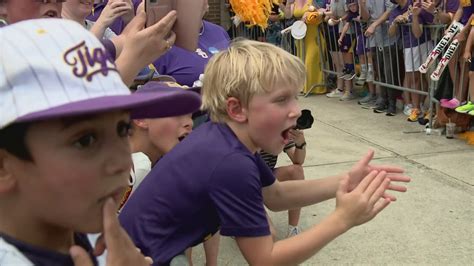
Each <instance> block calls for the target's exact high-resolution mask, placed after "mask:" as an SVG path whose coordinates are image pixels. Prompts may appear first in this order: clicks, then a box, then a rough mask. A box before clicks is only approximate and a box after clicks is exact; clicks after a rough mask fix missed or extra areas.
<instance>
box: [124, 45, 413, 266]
mask: <svg viewBox="0 0 474 266" xmlns="http://www.w3.org/2000/svg"><path fill="white" fill-rule="evenodd" d="M204 77H205V78H204V85H203V89H202V99H203V108H204V109H206V110H208V111H209V113H210V116H211V120H212V121H211V122H208V123H206V124H204V125H201V126H200V127H199V128H198V129H196V130H195V131H193V132H192V133H191V134H190V135H189V136H188V137H187V138H186V139H185V140H184V141H183V142H181V143H180V144H178V145H177V146H176V147H175V148H174V149H173V150H172V151H171V152H169V153H168V154H167V155H166V156H165V157H164V158H162V160H160V162H159V163H158V164H157V165H156V166H155V167H154V168H153V169H152V171H151V172H150V174H149V175H148V176H147V178H146V179H145V180H144V181H143V183H142V185H141V186H140V187H139V188H138V189H137V191H136V192H135V194H134V196H133V197H131V198H130V200H129V201H128V202H127V205H126V206H125V207H124V209H123V210H122V213H121V214H120V216H119V219H120V221H121V224H122V225H123V226H124V228H125V229H126V230H127V231H128V233H129V234H130V236H131V237H132V239H133V240H134V242H135V244H136V245H137V246H138V247H139V248H140V249H141V250H142V252H143V253H144V254H146V255H147V256H151V257H152V258H153V260H154V264H155V265H166V264H169V263H173V260H174V259H181V258H182V254H183V252H184V250H185V249H187V248H188V247H192V246H194V245H196V244H199V243H201V242H203V241H204V240H205V239H207V238H208V237H210V236H211V235H213V234H214V233H215V232H217V231H218V230H220V233H221V234H222V235H224V236H234V237H235V239H236V241H237V244H238V246H239V248H240V250H241V252H242V254H243V256H244V257H245V259H246V260H247V262H248V263H249V264H251V265H280V264H297V263H300V262H303V261H304V260H306V259H308V258H309V257H311V256H312V255H314V254H315V253H316V252H317V251H318V250H319V249H321V248H322V247H323V246H324V245H326V244H327V243H329V242H330V241H331V240H333V239H334V238H336V237H337V236H339V235H340V234H342V233H344V232H345V231H347V230H349V229H350V228H351V227H353V226H355V225H358V224H362V223H364V222H367V221H369V220H370V219H372V218H373V217H374V216H375V215H376V214H377V213H379V212H380V211H381V210H383V209H384V208H385V207H386V206H387V205H388V204H389V203H390V199H393V197H391V196H386V197H385V198H383V195H384V193H385V191H386V189H387V188H389V184H390V179H389V178H387V176H388V175H387V173H390V178H391V179H392V181H394V180H396V181H408V178H407V177H404V176H403V175H401V172H402V170H401V169H399V168H397V167H375V166H370V165H369V161H370V160H371V158H372V155H373V153H372V152H370V153H369V154H368V155H366V156H365V157H364V158H363V159H362V160H361V161H360V162H359V163H357V164H356V165H355V166H354V167H353V168H352V169H351V170H350V171H349V172H347V173H344V174H342V175H339V176H334V177H328V178H323V179H318V180H306V181H287V182H282V183H280V182H278V181H277V180H275V177H274V176H273V173H272V171H271V170H270V169H269V168H268V167H267V166H266V164H265V163H264V162H263V160H262V159H261V158H260V156H259V155H258V151H259V150H261V149H263V150H265V151H268V152H271V153H273V154H278V153H280V152H282V150H283V147H284V146H285V145H286V144H287V143H288V142H289V134H288V132H289V130H290V129H292V128H294V127H295V125H296V120H297V118H298V116H299V115H300V108H299V107H298V103H297V95H298V92H299V91H300V89H301V88H302V86H303V84H304V81H305V68H304V65H303V63H302V62H301V61H300V60H299V59H297V58H296V57H294V56H292V55H290V54H289V53H287V52H285V51H283V50H282V49H280V48H277V47H275V46H274V45H271V44H266V43H260V42H254V41H248V40H243V41H238V42H235V43H233V44H232V45H231V46H230V48H229V49H228V50H226V51H223V52H221V53H219V54H217V55H215V56H214V57H213V58H212V59H211V61H210V62H209V64H208V66H207V68H206V71H205V75H204ZM390 188H393V189H396V190H399V191H404V190H405V188H404V187H400V186H393V185H392V186H391V187H390ZM336 191H337V208H336V210H335V211H334V212H333V213H332V214H330V215H329V216H328V217H327V218H326V219H324V220H323V221H322V222H321V223H320V224H319V225H316V226H314V227H313V228H311V229H310V230H308V231H307V232H304V233H302V234H300V235H298V236H296V237H291V238H289V239H285V240H281V241H278V242H276V243H273V240H272V237H271V235H270V230H269V226H268V222H267V218H266V216H265V209H264V205H266V206H267V207H268V208H270V209H271V210H274V211H281V210H288V209H295V208H299V207H303V206H307V205H310V204H314V203H317V202H320V201H323V200H326V199H329V198H333V197H335V196H336Z"/></svg>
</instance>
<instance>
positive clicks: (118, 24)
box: [86, 0, 142, 35]
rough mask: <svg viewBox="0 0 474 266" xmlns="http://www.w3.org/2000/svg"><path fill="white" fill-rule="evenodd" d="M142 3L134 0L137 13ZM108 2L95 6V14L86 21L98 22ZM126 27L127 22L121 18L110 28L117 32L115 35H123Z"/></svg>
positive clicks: (139, 0)
mask: <svg viewBox="0 0 474 266" xmlns="http://www.w3.org/2000/svg"><path fill="white" fill-rule="evenodd" d="M141 1H142V0H132V3H133V7H134V8H135V12H136V11H137V7H138V5H139V4H140V3H141ZM107 2H108V1H104V2H102V3H97V4H94V12H93V13H91V14H90V15H89V16H87V18H86V19H87V20H90V21H97V19H98V18H99V16H100V14H101V13H102V10H104V7H105V5H107ZM125 26H126V25H125V22H124V21H123V19H122V18H121V17H120V18H117V19H116V20H114V22H113V23H112V24H111V25H110V26H109V28H110V29H111V30H112V31H113V32H115V34H117V35H120V33H122V31H123V29H124V28H125Z"/></svg>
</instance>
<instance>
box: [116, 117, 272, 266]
mask: <svg viewBox="0 0 474 266" xmlns="http://www.w3.org/2000/svg"><path fill="white" fill-rule="evenodd" d="M274 182H275V177H274V176H273V173H272V171H271V170H270V168H268V166H267V165H266V164H265V162H264V161H263V160H262V158H261V157H260V155H258V154H252V153H250V151H249V150H248V149H247V148H246V147H245V146H244V145H243V144H242V143H241V142H240V141H239V140H238V139H237V137H236V136H235V134H234V133H233V131H232V130H231V129H230V128H229V127H228V126H227V125H226V124H219V123H213V122H207V123H206V124H203V125H201V126H200V127H199V128H198V129H196V130H195V131H193V132H192V133H191V134H190V135H189V136H188V137H187V138H185V139H184V140H183V141H182V142H181V143H179V144H178V145H177V146H176V147H175V148H174V149H173V150H171V151H170V152H169V153H168V154H166V155H165V156H164V157H163V158H162V159H160V160H159V161H158V163H157V164H156V165H155V166H154V167H153V169H152V170H151V172H150V173H149V174H148V175H147V176H146V178H145V179H144V180H143V181H142V183H141V184H140V186H139V187H138V188H137V190H136V191H135V193H134V194H132V195H131V197H130V199H129V200H128V201H127V204H126V205H125V207H124V208H123V209H122V212H121V213H120V216H119V219H120V222H121V224H122V226H123V227H124V228H125V230H126V231H127V232H128V233H129V235H130V237H131V238H132V240H133V241H134V243H135V244H136V245H137V247H138V248H140V249H141V251H142V252H143V254H145V255H147V256H150V257H151V258H152V259H153V261H154V263H155V264H157V265H162V264H167V263H169V261H170V260H171V259H172V258H173V257H175V256H176V255H178V254H180V253H182V252H184V250H185V249H187V248H189V247H192V246H194V245H197V244H199V243H201V242H203V241H204V240H205V239H206V238H207V237H209V236H210V235H212V234H214V233H216V232H217V231H218V230H219V229H220V233H221V234H222V235H225V236H242V237H244V236H245V237H258V236H266V235H269V234H270V230H269V226H268V222H267V218H266V215H265V208H264V206H263V196H262V187H265V186H269V185H271V184H273V183H274ZM155 264H154V265H155Z"/></svg>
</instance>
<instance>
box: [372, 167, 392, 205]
mask: <svg viewBox="0 0 474 266" xmlns="http://www.w3.org/2000/svg"><path fill="white" fill-rule="evenodd" d="M380 181H381V182H380ZM375 183H377V186H374V187H375V189H374V187H372V186H370V187H369V188H370V189H371V190H372V191H371V192H372V193H371V194H369V195H370V196H369V197H370V198H369V204H370V206H374V205H375V203H377V201H379V200H380V198H382V196H383V194H384V193H385V190H386V189H387V186H388V184H389V183H390V179H388V178H385V175H380V174H379V175H377V179H376V180H375V181H374V182H372V184H371V185H375Z"/></svg>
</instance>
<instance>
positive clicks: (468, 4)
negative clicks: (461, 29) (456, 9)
mask: <svg viewBox="0 0 474 266" xmlns="http://www.w3.org/2000/svg"><path fill="white" fill-rule="evenodd" d="M462 2H463V3H461V4H462V5H463V6H462V17H461V19H460V20H459V22H461V23H462V24H463V25H466V23H467V22H468V21H469V18H470V17H471V15H472V13H473V11H474V5H473V4H472V0H468V1H462Z"/></svg>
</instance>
